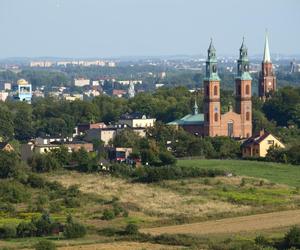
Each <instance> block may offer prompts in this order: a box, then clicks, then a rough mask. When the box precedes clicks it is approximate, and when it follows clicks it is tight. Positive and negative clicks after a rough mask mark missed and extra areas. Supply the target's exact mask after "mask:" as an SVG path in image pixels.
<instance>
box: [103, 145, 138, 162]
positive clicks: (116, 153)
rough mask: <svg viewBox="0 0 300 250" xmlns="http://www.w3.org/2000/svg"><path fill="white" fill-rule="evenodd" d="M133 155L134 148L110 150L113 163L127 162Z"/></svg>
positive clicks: (109, 153)
mask: <svg viewBox="0 0 300 250" xmlns="http://www.w3.org/2000/svg"><path fill="white" fill-rule="evenodd" d="M131 153H132V148H109V150H108V157H109V159H110V160H111V161H117V162H126V161H127V159H128V158H129V156H130V154H131Z"/></svg>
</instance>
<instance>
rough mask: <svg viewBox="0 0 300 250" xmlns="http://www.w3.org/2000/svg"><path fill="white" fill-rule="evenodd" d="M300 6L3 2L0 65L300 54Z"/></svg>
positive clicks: (218, 1)
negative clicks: (242, 50) (29, 60)
mask: <svg viewBox="0 0 300 250" xmlns="http://www.w3.org/2000/svg"><path fill="white" fill-rule="evenodd" d="M299 25H300V1H299V0H248V1H245V0H226V1H225V0H213V1H212V0H206V1H203V0H0V58H7V57H45V56H50V57H73V58H75V57H78V58H79V57H83V58H84V57H95V58H96V57H100V58H108V57H127V56H166V55H198V54H206V50H207V48H208V45H209V41H210V38H211V37H212V38H213V41H214V45H215V47H216V49H217V53H218V54H223V55H226V54H227V55H229V54H237V53H238V49H239V47H240V45H241V42H242V37H243V36H245V41H246V44H247V47H248V49H249V52H248V53H249V54H250V55H251V54H252V55H256V54H262V53H263V47H264V36H265V30H266V29H268V34H269V43H270V50H271V53H273V54H274V53H282V54H286V55H291V54H300V28H299Z"/></svg>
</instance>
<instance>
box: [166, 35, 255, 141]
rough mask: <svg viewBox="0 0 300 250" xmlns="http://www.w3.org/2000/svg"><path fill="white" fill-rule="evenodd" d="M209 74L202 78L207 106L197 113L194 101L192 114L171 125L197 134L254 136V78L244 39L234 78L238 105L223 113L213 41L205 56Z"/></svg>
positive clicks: (238, 136)
mask: <svg viewBox="0 0 300 250" xmlns="http://www.w3.org/2000/svg"><path fill="white" fill-rule="evenodd" d="M205 70H206V75H205V78H204V82H203V87H204V108H203V113H202V114H199V113H198V106H197V103H196V102H195V106H194V111H193V114H190V115H187V116H185V117H183V118H181V119H178V120H175V121H172V122H170V123H168V125H174V126H180V127H182V128H183V129H184V130H186V131H188V132H190V133H192V134H195V135H197V136H210V137H215V136H229V137H233V138H239V139H242V138H249V137H251V136H252V100H251V96H252V90H251V83H252V78H251V76H250V73H249V60H248V49H247V47H246V45H245V42H244V40H243V43H242V45H241V48H240V51H239V59H238V61H237V76H236V78H235V98H236V105H235V108H234V109H233V108H230V109H229V111H228V112H226V113H224V114H222V113H221V102H220V81H221V79H220V78H219V75H218V62H217V56H216V49H215V48H214V45H213V42H212V41H211V42H210V45H209V48H208V56H207V60H206V69H205Z"/></svg>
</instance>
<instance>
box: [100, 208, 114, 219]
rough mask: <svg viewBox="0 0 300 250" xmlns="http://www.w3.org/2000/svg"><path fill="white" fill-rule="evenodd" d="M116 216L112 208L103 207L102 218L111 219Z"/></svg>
mask: <svg viewBox="0 0 300 250" xmlns="http://www.w3.org/2000/svg"><path fill="white" fill-rule="evenodd" d="M115 217H116V215H115V212H114V210H109V209H105V210H104V211H103V214H102V217H101V219H102V220H112V219H114V218H115Z"/></svg>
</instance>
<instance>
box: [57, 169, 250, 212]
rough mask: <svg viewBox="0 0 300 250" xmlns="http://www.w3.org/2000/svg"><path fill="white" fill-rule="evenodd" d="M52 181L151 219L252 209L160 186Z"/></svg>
mask: <svg viewBox="0 0 300 250" xmlns="http://www.w3.org/2000/svg"><path fill="white" fill-rule="evenodd" d="M52 178H53V179H55V180H57V181H59V182H60V183H62V184H63V185H64V186H70V185H74V184H79V185H80V190H81V191H82V192H86V193H96V194H99V195H100V196H101V197H103V198H105V199H111V198H113V197H118V198H119V200H120V202H122V203H132V204H135V205H136V206H137V207H138V208H139V209H140V211H142V212H143V213H145V214H148V215H151V216H160V217H164V216H165V217H169V216H186V217H191V216H193V217H201V216H205V215H208V214H214V213H227V212H232V211H235V212H243V211H247V210H249V209H250V208H249V207H248V206H240V205H234V204H230V203H228V202H222V201H217V200H208V199H206V198H205V197H201V196H200V195H198V196H195V194H194V193H193V192H190V193H187V194H180V193H179V192H176V191H175V190H172V189H168V188H162V187H160V186H159V185H157V184H139V183H130V182H127V181H126V180H123V179H119V178H114V177H110V176H101V175H96V174H80V173H76V172H72V173H70V174H69V175H64V176H55V177H52ZM195 180H196V179H195ZM171 182H173V183H174V185H180V183H178V182H177V184H176V181H170V183H171ZM188 185H189V184H188ZM197 185H199V187H197V188H202V187H203V188H205V187H206V188H208V186H207V185H203V184H200V183H198V184H197Z"/></svg>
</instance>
